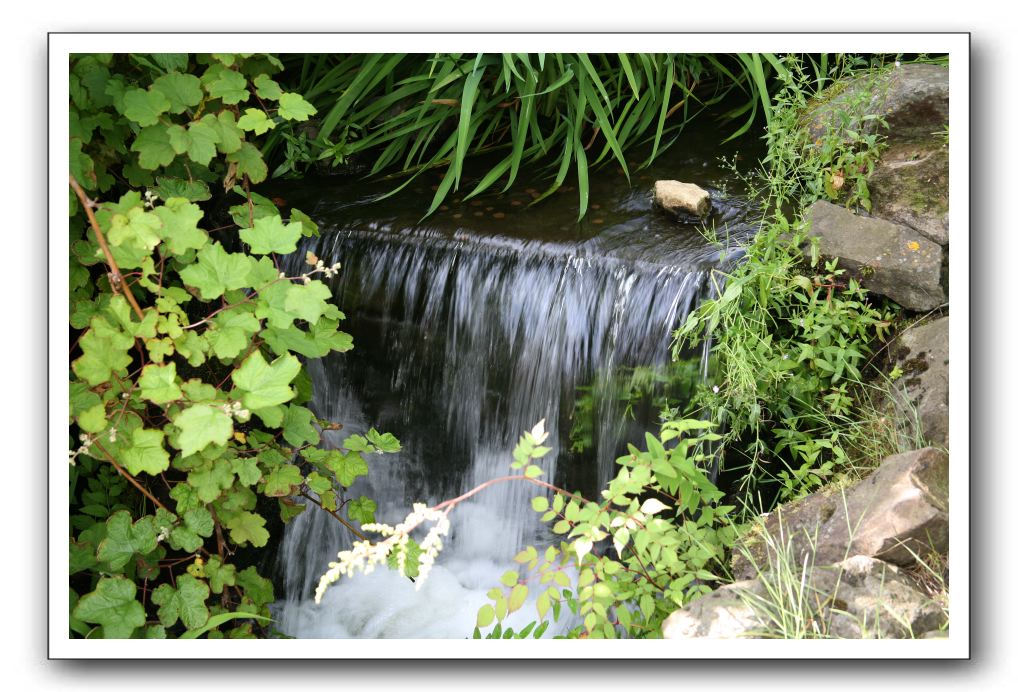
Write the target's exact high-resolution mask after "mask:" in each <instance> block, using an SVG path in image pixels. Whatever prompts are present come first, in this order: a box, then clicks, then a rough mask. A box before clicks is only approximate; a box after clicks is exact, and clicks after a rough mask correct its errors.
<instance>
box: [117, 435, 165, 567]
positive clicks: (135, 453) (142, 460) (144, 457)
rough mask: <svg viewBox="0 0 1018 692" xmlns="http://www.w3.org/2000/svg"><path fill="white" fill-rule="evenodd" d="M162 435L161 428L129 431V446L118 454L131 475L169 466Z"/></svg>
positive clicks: (160, 469) (160, 470)
mask: <svg viewBox="0 0 1018 692" xmlns="http://www.w3.org/2000/svg"><path fill="white" fill-rule="evenodd" d="M164 437H165V434H164V433H163V431H162V430H147V429H144V428H137V429H135V430H134V431H133V432H132V433H131V446H130V447H128V448H126V449H124V450H123V452H121V456H120V459H121V461H122V462H123V464H124V466H126V467H127V470H128V471H129V472H130V473H131V475H133V476H137V475H138V474H139V473H141V472H142V471H144V472H145V473H147V474H149V475H151V476H155V475H158V474H160V473H162V472H163V471H165V470H166V469H168V468H169V467H170V455H169V454H168V453H167V452H166V448H165V447H163V438H164ZM146 552H147V551H146Z"/></svg>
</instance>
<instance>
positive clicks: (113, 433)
mask: <svg viewBox="0 0 1018 692" xmlns="http://www.w3.org/2000/svg"><path fill="white" fill-rule="evenodd" d="M116 441H117V429H116V428H110V442H116Z"/></svg>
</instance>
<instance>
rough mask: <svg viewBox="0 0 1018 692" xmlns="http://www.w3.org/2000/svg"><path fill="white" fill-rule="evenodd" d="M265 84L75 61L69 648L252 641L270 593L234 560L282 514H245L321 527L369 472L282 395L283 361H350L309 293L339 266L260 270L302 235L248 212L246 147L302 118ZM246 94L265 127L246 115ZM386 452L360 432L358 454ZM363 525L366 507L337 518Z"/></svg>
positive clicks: (206, 66) (275, 66)
mask: <svg viewBox="0 0 1018 692" xmlns="http://www.w3.org/2000/svg"><path fill="white" fill-rule="evenodd" d="M281 67H282V65H281V63H279V61H278V60H277V59H276V58H274V57H272V56H261V55H247V54H238V55H219V56H208V55H198V56H188V55H147V56H146V55H137V54H132V55H127V54H124V55H117V56H113V55H76V56H72V58H71V61H70V75H71V91H70V104H69V109H70V122H71V137H70V147H69V153H70V156H69V167H70V173H71V175H72V177H73V181H72V189H73V188H74V185H75V184H77V185H79V186H80V192H81V194H80V195H79V194H77V192H78V190H77V189H74V190H73V191H72V196H71V201H72V204H71V218H70V224H69V232H70V246H71V257H70V274H71V277H72V280H71V293H70V296H69V298H70V304H71V315H72V317H71V328H72V344H73V345H72V350H71V356H70V373H71V374H70V382H69V387H70V395H71V396H70V410H69V421H70V432H71V435H72V439H76V440H77V441H78V442H80V444H77V446H75V447H73V448H72V449H71V452H70V463H71V466H70V488H69V489H70V497H71V505H70V513H71V534H70V536H69V537H68V538H69V554H70V563H71V570H70V575H71V576H70V586H71V604H72V613H71V631H72V636H89V637H96V636H101V637H110V638H113V637H116V638H126V637H153V636H155V637H167V636H169V637H175V636H182V637H188V638H193V637H197V636H209V637H221V636H231V637H237V636H245V637H247V636H255V634H256V633H257V632H264V630H261V629H260V628H261V627H262V625H260V624H259V623H263V622H267V621H268V616H269V612H268V608H267V606H268V605H269V604H270V603H271V602H272V601H273V600H274V594H273V591H272V584H271V582H269V581H268V580H267V579H265V578H263V577H262V576H261V575H259V574H258V573H257V571H256V569H255V568H254V567H253V566H250V565H249V564H246V563H250V562H251V561H252V560H251V557H250V555H249V553H247V552H245V551H238V549H239V548H243V547H245V546H249V547H250V548H255V549H257V548H260V547H263V546H265V545H267V543H268V541H269V540H270V538H271V537H270V534H269V530H268V528H267V527H268V526H270V524H269V522H268V521H267V517H266V516H265V514H264V512H265V509H264V507H266V506H275V505H276V502H275V501H273V502H272V503H271V504H270V505H266V504H265V503H259V502H258V498H259V496H261V497H264V498H279V499H280V501H281V502H280V503H279V506H280V508H281V509H280V512H281V516H282V517H283V518H284V519H287V518H289V517H290V516H293V512H292V511H291V510H290V509H289V508H290V507H293V506H302V505H297V503H296V502H295V500H294V498H296V497H298V496H302V497H306V498H310V499H311V500H313V501H315V502H319V503H321V504H322V505H323V506H326V507H327V508H329V509H332V510H337V509H338V507H337V503H336V498H337V493H338V491H339V490H341V489H342V488H346V487H348V486H349V485H350V484H351V483H352V482H353V480H354V479H356V478H357V477H359V476H362V475H365V474H367V473H368V471H369V467H368V464H367V462H366V460H365V458H364V457H363V456H361V455H360V453H358V452H352V451H351V452H348V453H344V452H340V451H336V450H333V451H332V452H329V451H326V450H316V449H314V447H313V446H312V445H317V444H318V443H319V442H320V439H321V438H320V435H319V432H318V430H319V428H320V427H321V426H323V425H328V424H327V423H325V422H321V421H318V420H317V418H315V416H314V415H313V413H312V412H311V411H310V410H308V409H307V407H306V404H307V401H308V399H309V394H308V390H307V388H306V387H301V386H298V383H299V382H307V381H308V380H307V376H306V372H304V367H305V366H304V363H303V361H302V360H301V359H300V358H299V357H298V356H305V357H320V356H323V355H325V354H327V353H329V352H330V351H332V350H348V349H349V348H350V347H351V345H352V340H351V337H350V336H349V335H348V334H345V333H343V332H341V331H339V329H338V325H339V322H340V320H342V319H343V315H342V313H341V312H340V311H339V310H338V308H336V306H335V305H333V304H332V302H331V300H332V295H331V292H330V290H329V288H328V287H327V286H326V284H324V283H323V282H322V281H321V280H320V277H319V275H325V276H326V277H331V276H332V275H334V274H335V272H336V271H337V270H338V266H336V267H325V266H324V265H322V264H321V263H320V262H317V260H316V261H315V262H313V263H311V264H310V267H309V268H308V270H307V271H306V272H304V273H303V274H300V275H298V276H286V274H284V273H282V272H280V271H279V269H278V268H277V265H276V263H275V255H279V254H287V253H292V252H294V251H295V250H296V244H297V241H298V240H299V239H300V238H301V237H302V236H307V235H313V234H316V233H317V227H316V226H315V225H314V223H313V222H312V221H311V220H310V219H309V218H308V217H307V216H306V215H304V214H302V213H301V212H300V211H299V210H292V211H291V212H290V218H289V219H284V218H282V217H281V216H280V213H279V211H278V209H277V208H276V206H275V205H274V204H273V203H272V202H271V201H270V200H267V199H266V198H264V197H260V196H258V195H257V194H255V193H250V192H247V190H248V189H249V187H250V185H251V184H253V183H257V182H259V181H261V180H264V179H265V177H266V175H267V165H266V163H265V161H264V158H263V153H262V151H263V150H262V146H263V143H262V142H259V141H258V140H257V139H255V138H256V137H257V136H258V135H259V134H263V133H265V132H267V131H268V130H270V129H275V130H285V129H286V128H288V127H289V123H290V121H303V120H306V119H307V118H308V117H309V116H311V115H314V113H315V109H314V107H313V106H312V105H310V104H309V103H308V102H307V101H306V100H304V99H303V98H302V97H301V96H299V95H298V94H295V93H291V92H287V91H285V90H284V89H283V88H282V87H281V86H280V85H279V84H278V83H276V82H275V81H274V80H273V79H272V78H271V77H272V75H274V74H276V73H278V71H279V70H280V69H281ZM255 92H257V97H258V98H257V103H258V104H259V106H260V108H251V107H247V105H249V104H251V103H253V102H254V101H255V100H254V94H255ZM241 104H245V106H244V109H243V111H242V108H241ZM240 188H243V189H244V190H245V192H243V193H242V194H241V196H242V197H243V198H244V200H243V203H242V204H241V205H239V207H240V209H239V210H237V209H236V208H234V209H231V216H233V218H234V220H235V221H236V223H237V227H227V228H217V229H216V235H215V236H213V235H211V233H212V231H211V226H212V225H214V224H212V223H211V222H210V220H209V218H208V215H209V213H210V209H212V206H204V203H205V202H211V201H213V192H212V191H213V190H216V191H217V193H218V194H220V195H221V194H222V193H220V192H218V191H220V190H225V191H226V193H227V194H230V190H231V189H235V190H238V191H239V189H240ZM86 204H87V205H88V206H90V207H92V208H93V209H94V216H95V218H94V223H93V222H92V219H91V218H89V216H88V215H87V214H86V210H85V206H86ZM256 212H257V213H256ZM231 235H232V237H231ZM213 237H214V238H215V239H213ZM241 243H243V244H245V245H246V247H247V248H248V250H246V251H244V250H239V251H238V250H228V249H227V248H228V247H234V248H241V247H243V246H242V245H241ZM107 250H108V254H107ZM268 255H271V256H268ZM280 330H285V335H284V334H283V333H281V331H280ZM351 439H352V438H351ZM361 439H363V438H360V436H356V439H355V440H354V441H353V442H351V443H350V444H352V445H354V446H358V445H360V440H361ZM398 449H399V443H398V442H397V441H396V440H395V438H393V437H392V436H391V435H388V434H386V435H380V434H379V433H377V432H376V431H374V430H372V431H371V433H370V434H369V436H368V441H367V445H366V447H365V451H370V452H390V451H396V450H398ZM316 453H317V454H318V456H315V454H316ZM334 456H338V457H339V458H340V459H342V461H336V460H335V459H334ZM313 459H317V460H318V461H319V462H320V463H316V462H315V461H312V460H313ZM330 461H332V462H333V463H329V462H330ZM286 503H289V504H286ZM375 509H376V506H375V504H374V502H372V501H371V500H370V499H368V498H363V497H362V498H359V499H358V500H356V501H354V502H353V503H351V504H350V505H349V510H348V514H349V516H350V518H351V519H352V520H358V521H370V520H372V519H373V512H374V510H375ZM250 548H249V549H250ZM185 562H189V563H190V564H189V565H188V567H187V568H186V573H181V572H182V568H181V567H179V565H181V564H183V563H185ZM212 594H216V598H215V599H214V600H213V601H210V600H209V598H210V596H211V595H212ZM227 628H228V629H227ZM256 628H258V629H256Z"/></svg>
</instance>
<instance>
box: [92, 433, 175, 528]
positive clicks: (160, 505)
mask: <svg viewBox="0 0 1018 692" xmlns="http://www.w3.org/2000/svg"><path fill="white" fill-rule="evenodd" d="M92 445H93V446H94V447H96V448H98V449H99V451H100V452H102V453H103V455H104V456H105V457H106V459H107V461H109V462H110V463H111V464H113V468H115V469H116V470H117V471H118V472H119V473H120V475H121V476H123V477H124V478H126V479H127V480H128V481H129V482H130V483H131V485H133V486H134V487H135V488H137V489H138V490H140V491H141V494H142V495H144V496H145V497H147V498H148V499H149V500H151V501H152V503H153V504H154V505H155V506H156V507H158V508H160V509H166V505H164V504H163V503H162V502H160V501H159V500H157V499H156V498H155V496H154V495H152V493H150V492H149V491H148V490H146V489H145V486H143V485H142V484H141V483H139V482H138V480H137V479H136V478H135V477H134V476H132V475H131V474H130V473H128V472H127V469H125V468H124V467H123V466H121V465H120V464H118V463H117V461H116V459H114V458H113V455H112V454H110V453H109V452H107V451H106V449H105V448H104V447H103V446H102V445H101V444H99V440H93V442H92ZM166 511H167V512H169V511H170V510H168V509H166ZM170 514H173V512H170Z"/></svg>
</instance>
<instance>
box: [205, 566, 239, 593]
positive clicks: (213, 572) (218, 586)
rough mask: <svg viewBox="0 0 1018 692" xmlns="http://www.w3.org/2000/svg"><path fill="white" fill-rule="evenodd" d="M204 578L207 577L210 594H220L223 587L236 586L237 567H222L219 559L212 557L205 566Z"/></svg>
mask: <svg viewBox="0 0 1018 692" xmlns="http://www.w3.org/2000/svg"><path fill="white" fill-rule="evenodd" d="M205 576H206V577H208V580H209V588H211V589H212V593H222V592H223V587H224V586H235V585H236V584H237V567H236V566H235V565H224V564H223V563H222V561H221V560H220V559H219V557H212V558H210V559H209V562H208V564H207V565H205Z"/></svg>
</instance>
